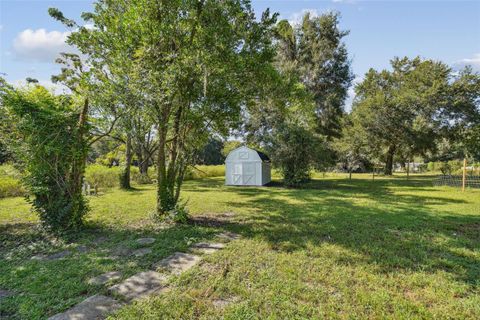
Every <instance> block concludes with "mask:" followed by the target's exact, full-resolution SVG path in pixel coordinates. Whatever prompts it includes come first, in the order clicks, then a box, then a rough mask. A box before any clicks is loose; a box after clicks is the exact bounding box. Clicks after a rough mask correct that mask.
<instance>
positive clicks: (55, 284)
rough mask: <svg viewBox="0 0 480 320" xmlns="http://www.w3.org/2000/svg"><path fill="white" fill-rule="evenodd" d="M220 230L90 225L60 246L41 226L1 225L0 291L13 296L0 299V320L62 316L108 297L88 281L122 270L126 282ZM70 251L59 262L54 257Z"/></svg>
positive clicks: (104, 291) (101, 287)
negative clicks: (144, 251) (96, 296)
mask: <svg viewBox="0 0 480 320" xmlns="http://www.w3.org/2000/svg"><path fill="white" fill-rule="evenodd" d="M220 230H223V229H219V228H218V226H211V225H199V224H185V225H171V226H159V225H158V224H153V223H152V224H150V225H145V227H144V228H134V229H129V228H127V227H125V226H123V227H116V226H112V225H106V224H100V223H92V222H90V223H88V224H87V226H86V227H85V228H84V229H83V230H82V231H80V232H77V233H76V234H75V235H72V236H70V237H69V239H68V241H65V240H63V241H62V240H59V239H55V238H53V237H51V236H50V235H48V234H47V233H44V232H42V231H41V229H40V228H39V227H38V225H37V224H26V223H22V224H10V225H3V226H0V235H1V237H0V240H1V247H0V269H1V270H2V272H1V274H0V288H2V289H8V290H9V291H12V292H14V295H13V296H11V297H8V298H5V299H2V303H1V304H0V318H3V317H7V318H8V317H11V318H18V319H34V318H44V317H45V316H46V315H49V316H50V315H53V314H56V313H58V312H63V311H64V310H66V309H68V308H69V307H71V306H73V305H75V304H76V303H78V302H80V301H82V300H83V299H85V298H86V297H88V296H91V295H93V294H97V293H103V294H105V293H106V288H107V287H108V286H94V285H89V284H88V283H87V282H88V279H90V278H92V277H95V276H98V275H99V274H102V273H104V272H106V271H120V272H121V273H122V275H123V277H124V278H127V277H129V276H131V275H133V274H135V273H137V272H140V271H145V270H149V269H152V266H153V265H154V264H155V263H156V262H158V261H159V260H161V259H163V258H165V257H167V256H169V255H171V254H173V253H175V252H177V251H181V252H186V251H187V250H188V249H189V247H190V246H191V244H192V243H195V242H199V241H209V240H211V239H213V238H214V237H215V236H216V234H217V233H218V232H219V231H220ZM145 237H152V238H155V242H154V243H153V244H150V245H141V244H140V243H138V242H137V241H136V240H137V239H138V238H145ZM144 247H148V248H150V249H151V250H152V251H151V253H148V254H147V255H145V256H141V257H137V256H135V254H134V253H135V250H136V249H139V248H144ZM67 251H68V254H67V255H66V256H64V257H62V258H60V259H53V258H51V257H53V254H54V253H58V252H67ZM36 256H38V257H40V258H36ZM32 258H33V259H32Z"/></svg>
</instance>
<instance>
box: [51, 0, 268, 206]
mask: <svg viewBox="0 0 480 320" xmlns="http://www.w3.org/2000/svg"><path fill="white" fill-rule="evenodd" d="M50 13H51V15H52V16H53V17H55V18H56V19H57V20H59V21H61V22H63V23H64V24H65V25H67V26H69V25H71V24H72V22H71V21H70V20H68V19H66V18H65V17H64V16H63V15H62V14H61V13H60V12H59V11H58V10H51V12H50ZM159 17H161V19H159ZM83 18H85V19H87V20H88V21H89V22H90V23H93V24H94V26H95V28H92V29H86V28H82V27H80V28H79V29H78V30H76V31H74V32H72V34H71V35H70V37H69V40H68V41H69V43H70V44H72V45H75V46H77V48H78V49H79V50H80V51H81V52H82V53H83V54H86V55H88V62H89V63H90V64H91V65H92V68H91V69H90V74H92V75H93V77H94V78H95V79H97V80H98V82H100V83H102V84H105V86H106V87H107V90H109V91H111V92H117V93H118V94H119V95H120V96H121V98H120V99H119V100H120V105H121V106H126V107H127V108H128V107H129V105H130V102H132V101H134V102H138V103H137V104H135V110H139V111H141V112H144V114H146V115H148V116H149V117H150V119H151V120H152V122H153V125H155V128H156V134H157V137H158V143H157V146H156V150H157V151H156V152H157V157H156V166H157V182H158V199H157V210H158V214H159V215H161V214H162V212H168V211H169V210H172V209H174V208H175V205H176V203H177V201H178V199H179V197H180V190H181V185H182V182H183V177H184V175H185V172H186V169H187V167H188V166H189V165H191V164H192V163H194V161H195V159H194V157H193V155H194V154H195V153H196V151H198V148H199V147H200V146H201V145H203V143H205V142H206V141H207V139H208V137H209V136H210V135H211V134H212V133H220V134H222V135H226V134H227V133H228V131H229V129H230V128H231V127H232V126H233V124H234V123H237V122H238V120H239V118H240V111H241V107H242V106H243V105H245V104H246V103H248V101H249V100H250V99H251V98H252V97H255V96H256V95H257V93H258V90H257V89H256V85H255V82H256V81H257V80H258V77H259V75H260V74H262V73H263V72H264V71H265V70H267V71H268V70H269V68H270V62H271V60H272V57H273V53H274V52H273V49H272V47H271V37H270V31H271V27H272V26H273V24H274V22H275V20H276V19H275V18H276V16H271V15H270V13H269V12H268V11H266V12H265V13H264V14H263V15H262V17H261V19H259V20H257V19H255V15H254V12H253V9H252V8H251V5H250V2H249V1H244V0H239V1H226V2H223V1H205V2H203V1H167V2H161V3H159V2H158V1H154V0H137V1H126V0H119V1H99V2H97V3H96V5H95V7H94V12H92V13H88V14H84V15H83ZM105 69H107V70H108V73H107V74H106V75H105V74H104V73H105V72H104V70H105ZM97 91H98V90H97ZM124 92H125V94H124ZM114 96H116V95H114ZM132 97H133V98H134V99H132ZM147 160H148V159H147ZM127 163H128V161H127ZM125 182H126V181H125Z"/></svg>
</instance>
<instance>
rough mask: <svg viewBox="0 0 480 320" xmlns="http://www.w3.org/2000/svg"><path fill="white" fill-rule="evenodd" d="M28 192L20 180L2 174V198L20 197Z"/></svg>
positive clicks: (0, 181) (0, 193)
mask: <svg viewBox="0 0 480 320" xmlns="http://www.w3.org/2000/svg"><path fill="white" fill-rule="evenodd" d="M25 194H26V192H25V188H24V187H23V186H22V183H21V182H20V180H18V179H15V178H12V177H8V176H1V175H0V198H6V197H19V196H24V195H25Z"/></svg>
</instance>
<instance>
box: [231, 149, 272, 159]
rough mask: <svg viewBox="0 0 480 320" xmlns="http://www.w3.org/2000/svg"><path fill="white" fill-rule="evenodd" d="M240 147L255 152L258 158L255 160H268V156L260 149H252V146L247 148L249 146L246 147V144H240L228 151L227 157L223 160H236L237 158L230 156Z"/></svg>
mask: <svg viewBox="0 0 480 320" xmlns="http://www.w3.org/2000/svg"><path fill="white" fill-rule="evenodd" d="M240 149H247V150H249V151H253V152H254V153H256V154H257V155H258V158H259V159H256V160H257V161H258V160H261V161H262V162H267V161H270V158H269V157H268V156H267V155H266V154H265V153H263V152H261V151H258V150H255V149H252V148H249V147H246V146H241V147H238V148H236V149H233V150H232V151H230V153H229V154H228V156H227V158H226V159H225V162H228V161H235V160H238V159H232V157H233V155H234V154H236V153H237V152H238V151H240ZM250 161H251V159H250Z"/></svg>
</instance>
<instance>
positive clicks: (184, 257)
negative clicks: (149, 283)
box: [153, 252, 201, 275]
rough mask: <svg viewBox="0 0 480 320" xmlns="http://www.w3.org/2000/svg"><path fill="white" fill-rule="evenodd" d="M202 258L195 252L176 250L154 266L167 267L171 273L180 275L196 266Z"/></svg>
mask: <svg viewBox="0 0 480 320" xmlns="http://www.w3.org/2000/svg"><path fill="white" fill-rule="evenodd" d="M200 260H201V258H200V257H199V256H196V255H193V254H189V253H183V252H175V253H174V254H173V255H171V256H169V257H167V258H165V259H163V260H160V261H159V262H157V263H155V264H154V265H153V267H154V268H162V269H167V270H169V271H170V272H171V273H173V274H177V275H178V274H180V273H182V272H184V271H186V270H188V269H190V268H192V267H193V266H195V265H196V264H197V263H198V262H199V261H200Z"/></svg>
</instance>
